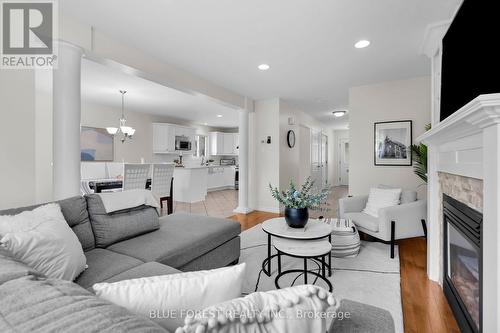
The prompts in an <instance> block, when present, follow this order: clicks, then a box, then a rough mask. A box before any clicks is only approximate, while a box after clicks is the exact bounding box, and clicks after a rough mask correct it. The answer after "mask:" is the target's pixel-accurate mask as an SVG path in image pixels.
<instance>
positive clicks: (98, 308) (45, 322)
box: [0, 276, 166, 333]
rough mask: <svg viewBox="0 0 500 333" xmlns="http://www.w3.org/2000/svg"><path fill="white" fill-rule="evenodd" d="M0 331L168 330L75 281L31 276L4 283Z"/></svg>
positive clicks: (0, 287) (1, 286) (0, 290)
mask: <svg viewBox="0 0 500 333" xmlns="http://www.w3.org/2000/svg"><path fill="white" fill-rule="evenodd" d="M0 332H96V333H97V332H144V333H145V332H163V333H164V332H166V331H165V330H164V329H162V328H161V327H159V326H157V325H156V324H154V323H153V322H152V321H150V320H149V319H147V318H144V317H140V316H137V315H134V314H132V313H131V312H129V311H127V310H126V309H124V308H122V307H119V306H116V305H114V304H111V303H109V302H107V301H105V300H102V299H99V298H97V297H96V296H95V295H93V294H92V293H90V292H89V291H87V290H84V289H83V288H81V287H80V286H78V285H76V284H74V283H72V282H69V281H64V280H56V279H37V278H35V277H33V276H29V277H23V278H19V279H16V280H11V281H9V282H6V283H4V284H2V285H0Z"/></svg>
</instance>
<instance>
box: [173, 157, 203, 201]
mask: <svg viewBox="0 0 500 333" xmlns="http://www.w3.org/2000/svg"><path fill="white" fill-rule="evenodd" d="M207 177H208V167H205V166H201V165H200V166H199V167H187V168H186V167H184V168H182V167H179V168H175V169H174V197H175V201H180V202H187V203H193V202H199V201H203V200H205V199H206V197H207Z"/></svg>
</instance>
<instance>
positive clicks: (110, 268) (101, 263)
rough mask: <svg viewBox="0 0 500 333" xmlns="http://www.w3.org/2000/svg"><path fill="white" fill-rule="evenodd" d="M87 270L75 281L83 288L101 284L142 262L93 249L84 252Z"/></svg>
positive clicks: (107, 251)
mask: <svg viewBox="0 0 500 333" xmlns="http://www.w3.org/2000/svg"><path fill="white" fill-rule="evenodd" d="M85 256H86V257H87V265H88V268H87V269H86V270H85V271H83V273H82V274H80V276H78V277H77V278H76V280H75V282H76V283H78V284H79V285H80V286H82V287H83V288H90V287H92V285H93V284H94V283H97V282H102V281H104V280H106V279H109V278H111V277H113V276H115V275H117V274H120V273H122V272H125V271H126V270H128V269H131V268H133V267H136V266H139V265H141V264H143V263H144V262H142V261H140V260H139V259H136V258H132V257H129V256H125V255H123V254H119V253H116V252H113V251H109V250H106V249H93V250H90V251H88V252H85Z"/></svg>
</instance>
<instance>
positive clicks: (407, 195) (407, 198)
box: [378, 184, 417, 204]
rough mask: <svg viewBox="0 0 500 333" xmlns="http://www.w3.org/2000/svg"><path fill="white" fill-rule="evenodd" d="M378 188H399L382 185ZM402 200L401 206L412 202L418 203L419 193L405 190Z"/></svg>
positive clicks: (402, 192)
mask: <svg viewBox="0 0 500 333" xmlns="http://www.w3.org/2000/svg"><path fill="white" fill-rule="evenodd" d="M378 188H397V187H393V186H389V185H382V184H380V185H379V186H378ZM400 200H401V204H407V203H410V202H414V201H417V191H415V190H405V189H403V190H402V191H401V198H400Z"/></svg>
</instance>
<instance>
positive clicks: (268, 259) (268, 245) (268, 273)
mask: <svg viewBox="0 0 500 333" xmlns="http://www.w3.org/2000/svg"><path fill="white" fill-rule="evenodd" d="M267 276H271V234H267Z"/></svg>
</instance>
